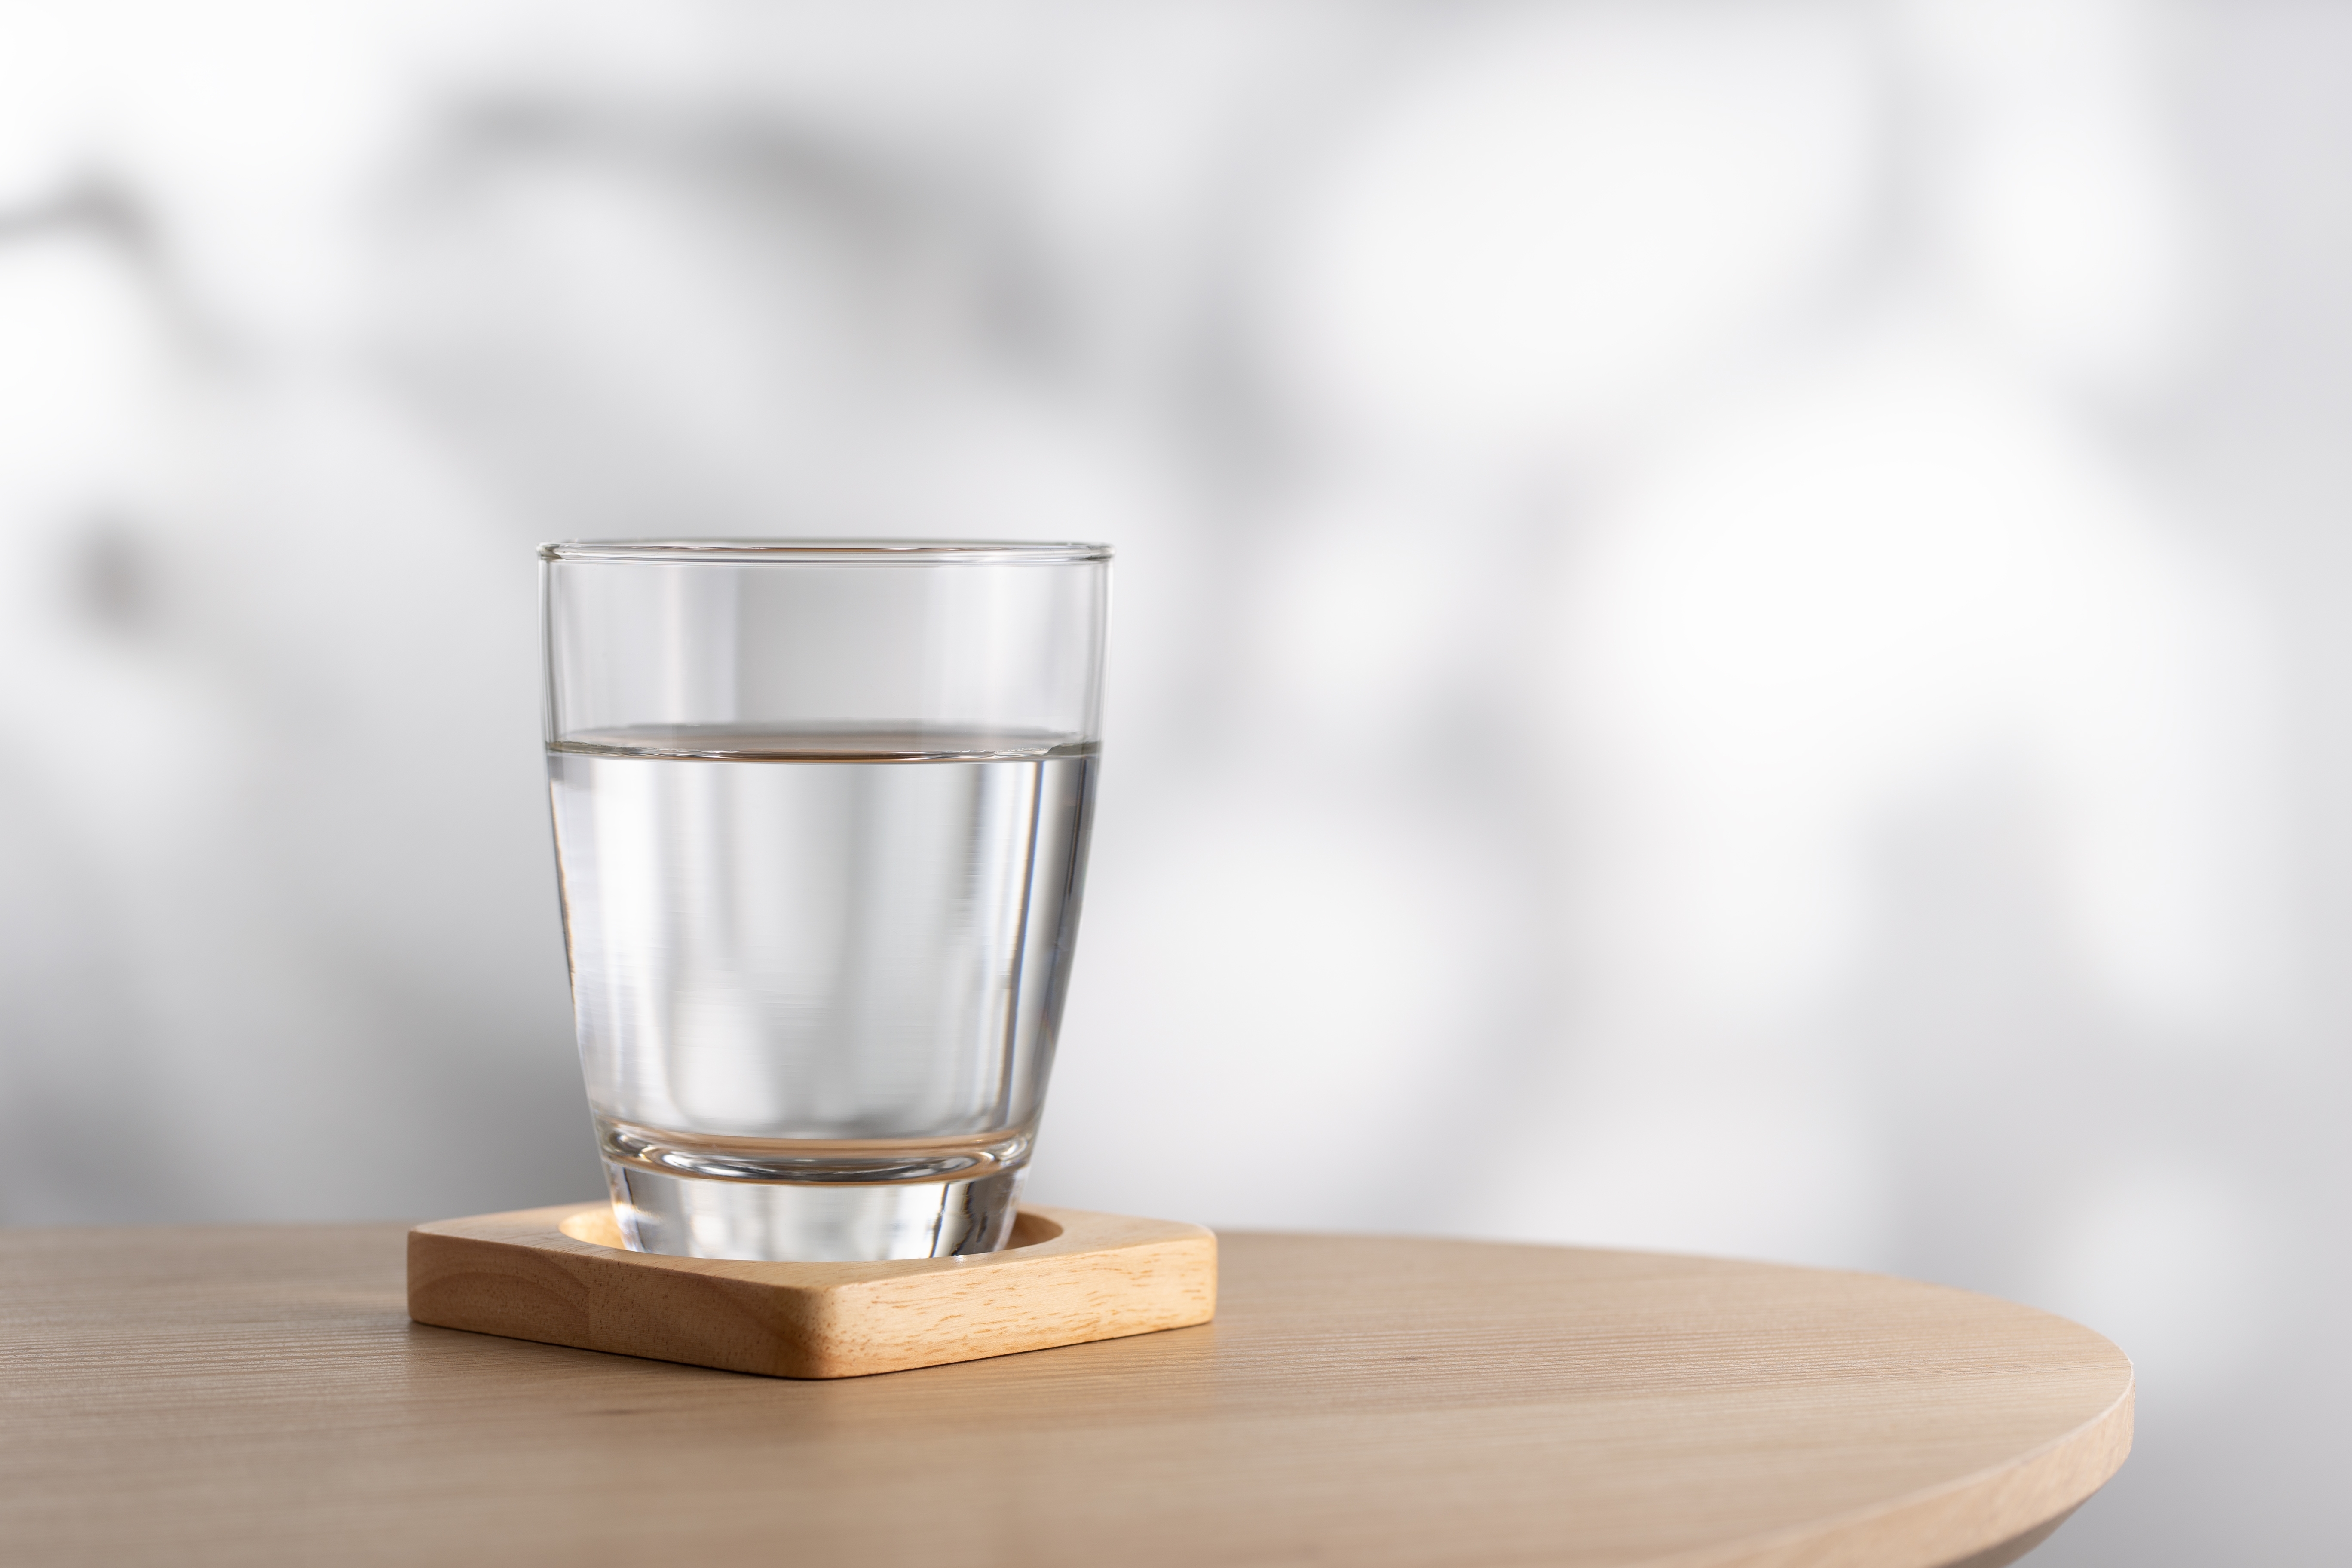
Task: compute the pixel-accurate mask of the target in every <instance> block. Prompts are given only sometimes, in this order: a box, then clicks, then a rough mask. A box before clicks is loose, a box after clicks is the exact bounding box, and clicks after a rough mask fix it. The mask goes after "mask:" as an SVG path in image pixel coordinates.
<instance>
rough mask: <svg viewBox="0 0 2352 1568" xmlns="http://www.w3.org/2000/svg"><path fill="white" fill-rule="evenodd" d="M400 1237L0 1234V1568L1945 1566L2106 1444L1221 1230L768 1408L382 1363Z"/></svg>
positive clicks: (597, 1369) (2021, 1337)
mask: <svg viewBox="0 0 2352 1568" xmlns="http://www.w3.org/2000/svg"><path fill="white" fill-rule="evenodd" d="M403 1237H404V1231H403V1227H401V1226H395V1225H373V1226H318V1227H290V1226H289V1227H277V1226H271V1227H251V1228H236V1229H148V1230H138V1229H121V1230H49V1231H41V1230H19V1231H9V1232H0V1478H5V1479H0V1559H5V1561H6V1562H7V1563H12V1564H46V1563H99V1564H111V1563H426V1562H432V1563H501V1564H509V1563H566V1564H583V1563H591V1564H593V1563H624V1562H643V1563H710V1564H722V1563H723V1564H733V1563H811V1564H814V1563H856V1564H859V1565H861V1568H864V1565H867V1564H895V1563H924V1564H927V1565H941V1564H945V1565H954V1568H962V1565H966V1564H970V1565H983V1564H995V1563H1003V1564H1008V1565H1009V1564H1020V1565H1022V1568H1050V1565H1055V1564H1073V1565H1076V1564H1085V1565H1087V1568H1097V1565H1102V1568H1109V1565H1113V1564H1129V1563H1140V1564H1157V1563H1202V1564H1224V1563H1243V1564H1255V1563H1286V1564H1287V1563H1333V1564H1359V1563H1360V1564H1368V1565H1374V1568H1385V1565H1396V1568H1403V1565H1407V1564H1423V1563H1430V1564H1434V1563H1464V1564H1467V1563H1514V1564H1517V1563H1528V1564H1534V1563H1559V1564H1576V1565H1580V1568H1582V1565H1599V1564H1604V1563H1605V1564H1630V1563H1645V1564H1655V1563H1675V1564H1678V1565H1686V1568H1696V1565H1698V1564H1708V1565H1714V1568H1728V1565H1730V1564H1788V1565H1795V1564H1811V1565H1829V1564H1838V1565H1845V1564H1851V1565H1853V1568H1865V1565H1867V1568H1931V1565H1936V1564H1949V1563H1962V1562H1966V1563H1970V1564H1971V1565H1972V1568H1977V1565H1982V1564H1990V1563H2000V1562H2005V1561H2008V1560H2009V1558H2008V1555H2005V1553H2014V1552H2021V1551H2022V1550H2025V1549H2026V1548H2027V1547H2029V1546H2030V1545H2031V1544H2032V1542H2034V1541H2036V1540H2038V1539H2039V1538H2040V1534H2041V1533H2042V1531H2043V1530H2044V1528H2045V1527H2047V1526H2050V1525H2052V1524H2053V1522H2054V1521H2057V1520H2060V1519H2063V1516H2064V1515H2065V1513H2066V1512H2067V1511H2068V1510H2071V1509H2072V1508H2073V1507H2074V1505H2075V1504H2077V1503H2079V1502H2080V1501H2081V1500H2083V1499H2084V1498H2085V1497H2087V1496H2088V1495H2090V1493H2091V1492H2092V1491H2094V1490H2095V1489H2097V1487H2098V1486H2099V1485H2100V1484H2101V1483H2102V1482H2103V1481H2105V1479H2107V1477H2108V1476H2109V1475H2111V1474H2112V1473H2114V1471H2115V1469H2116V1467H2117V1466H2119V1465H2120V1464H2121V1463H2122V1462H2123V1457H2124V1454H2125V1452H2126V1449H2127V1447H2129V1443H2130V1431H2131V1369H2130V1366H2129V1364H2128V1363H2126V1361H2125V1359H2124V1357H2123V1355H2122V1354H2121V1352H2118V1351H2116V1348H2115V1347H2114V1346H2113V1345H2110V1344H2109V1343H2107V1342H2105V1340H2103V1339H2101V1338H2099V1337H2098V1336H2097V1335H2095V1334H2094V1333H2091V1332H2090V1331H2087V1330H2084V1329H2082V1328H2079V1327H2077V1326H2075V1325H2074V1324H2072V1323H2068V1322H2065V1321H2062V1320H2059V1319H2056V1318H2052V1317H2049V1316H2046V1315H2044V1314H2042V1313H2038V1312H2034V1311H2031V1310H2027V1309H2025V1308H2022V1307H2015V1306H2011V1305H2007V1304H2005V1303H2002V1302H1999V1301H1994V1300H1988V1299H1986V1298H1983V1297H1979V1296H1970V1295H1967V1294H1965V1293H1962V1292H1959V1291H1956V1290H1948V1289H1938V1288H1936V1287H1931V1286H1925V1285H1916V1284H1909V1283H1906V1282H1903V1281H1900V1280H1893V1279H1879V1278H1875V1277H1872V1276H1864V1275H1852V1274H1835V1273H1824V1272H1818V1271H1814V1270H1808V1269H1797V1268H1775V1267H1770V1266H1767V1265H1759V1264H1743V1263H1726V1262H1717V1261H1709V1260H1703V1259H1695V1258H1664V1257H1654V1256H1650V1255H1645V1254H1640V1253H1623V1252H1596V1251H1581V1250H1573V1249H1568V1248H1558V1247H1503V1246H1493V1245H1486V1244H1479V1243H1471V1242H1442V1241H1398V1240H1378V1239H1367V1238H1344V1237H1297V1236H1249V1235H1228V1236H1226V1237H1223V1296H1222V1300H1221V1304H1220V1310H1219V1314H1218V1317H1217V1321H1215V1322H1213V1323H1209V1324H1205V1325H1203V1326H1202V1327H1199V1328H1192V1329H1179V1330H1174V1331H1169V1332H1165V1333H1159V1334H1150V1335H1145V1336H1141V1337H1139V1338H1135V1339H1129V1340H1117V1341H1106V1342H1100V1343H1096V1344H1086V1345H1073V1346H1069V1347H1066V1348H1064V1349H1060V1350H1048V1351H1037V1352H1030V1353H1028V1354H1025V1355H1017V1356H1007V1357H1003V1358H1000V1359H997V1360H994V1361H987V1362H972V1363H964V1364H961V1365H955V1366H942V1367H932V1368H927V1369H924V1370H921V1371H916V1372H903V1373H890V1374H887V1375H884V1376H878V1377H871V1378H857V1379H849V1380H845V1381H842V1382H837V1383H791V1382H781V1381H772V1380H769V1379H764V1378H756V1377H748V1376H740V1375H737V1374H734V1373H721V1372H709V1371H703V1370H700V1369H698V1368H693V1367H685V1366H675V1365H670V1364H667V1363H659V1362H647V1361H635V1360H630V1359H627V1358H625V1357H620V1356H608V1355H601V1354H598V1353H596V1352H590V1351H574V1350H565V1349H560V1348H556V1347H552V1346H548V1345H539V1344H529V1343H524V1342H519V1341H510V1340H499V1339H492V1338H488V1337H486V1336H482V1335H477V1334H467V1333H461V1332H457V1331H453V1330H447V1329H434V1328H425V1327H422V1326H419V1325H416V1324H414V1323H411V1322H410V1321H408V1319H407V1317H406V1315H405V1314H404V1311H403V1310H402V1300H403V1296H402V1255H403Z"/></svg>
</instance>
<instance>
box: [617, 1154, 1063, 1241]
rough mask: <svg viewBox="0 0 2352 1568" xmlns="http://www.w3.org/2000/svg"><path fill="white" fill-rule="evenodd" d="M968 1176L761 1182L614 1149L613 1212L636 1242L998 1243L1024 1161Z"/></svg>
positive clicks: (1007, 1229)
mask: <svg viewBox="0 0 2352 1568" xmlns="http://www.w3.org/2000/svg"><path fill="white" fill-rule="evenodd" d="M983 1169H984V1170H985V1171H986V1174H983V1175H981V1176H978V1177H977V1178H975V1179H971V1180H966V1181H944V1182H921V1181H915V1182H908V1181H898V1182H883V1183H875V1184H856V1185H853V1184H847V1183H843V1182H838V1181H835V1182H823V1183H817V1182H756V1181H743V1180H740V1179H730V1178H728V1177H724V1176H687V1175H674V1174H672V1173H669V1172H667V1171H661V1170H655V1169H650V1168H648V1167H647V1166H646V1165H644V1164H640V1163H635V1162H633V1161H624V1160H613V1159H607V1160H606V1161H605V1162H604V1178H605V1180H606V1181H607V1182H608V1183H610V1184H611V1185H612V1189H613V1214H614V1218H615V1219H617V1220H618V1221H619V1222H620V1226H621V1237H622V1239H623V1240H625V1241H626V1242H627V1243H628V1245H629V1248H630V1250H632V1251H635V1252H662V1253H667V1254H669V1255H670V1256H672V1257H676V1258H749V1259H767V1260H773V1261H791V1262H798V1263H866V1262H875V1261H878V1260H881V1259H883V1258H953V1257H957V1256H960V1255H961V1254H964V1253H971V1252H995V1251H998V1250H1000V1249H1001V1248H1002V1247H1003V1246H1004V1243H1005V1239H1006V1238H1007V1237H1009V1236H1011V1234H1012V1232H1013V1214H1014V1211H1015V1210H1016V1208H1017V1207H1018V1206H1019V1199H1020V1195H1021V1178H1022V1177H1023V1175H1024V1174H1025V1171H1024V1169H1023V1168H1022V1167H1020V1166H1007V1165H1004V1164H1001V1163H989V1164H987V1165H985V1166H984V1167H983Z"/></svg>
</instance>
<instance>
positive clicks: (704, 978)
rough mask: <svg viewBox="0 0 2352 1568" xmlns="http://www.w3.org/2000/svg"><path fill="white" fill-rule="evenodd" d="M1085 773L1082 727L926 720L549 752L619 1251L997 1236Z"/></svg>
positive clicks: (1072, 927)
mask: <svg viewBox="0 0 2352 1568" xmlns="http://www.w3.org/2000/svg"><path fill="white" fill-rule="evenodd" d="M1096 765H1097V764H1096V758H1095V754H1094V748H1093V746H1092V745H1091V744H1067V743H1063V744H1056V743H1055V742H1054V740H1053V738H1051V737H1018V736H1009V737H1008V736H992V735H957V734H944V735H943V734H940V733H938V732H927V733H911V734H910V733H890V732H886V731H854V732H840V731H834V732H822V731H809V732H777V731H749V730H745V729H741V728H738V727H719V726H712V727H705V728H665V729H661V730H652V729H646V730H630V731H610V732H606V733H603V734H595V735H588V736H580V737H573V738H572V739H569V740H567V741H565V742H562V743H560V744H557V745H554V746H551V747H550V749H549V754H548V776H549V784H550V793H551V797H552V801H553V805H554V814H555V835H556V851H557V859H558V864H559V868H560V871H561V878H562V893H563V910H564V931H565V938H566V942H567V943H568V945H569V949H570V953H571V961H572V1001H573V1009H574V1014H575V1017H576V1020H577V1023H578V1027H579V1038H580V1056H581V1062H582V1065H583V1068H584V1070H585V1073H586V1078H587V1086H588V1099H589V1101H590V1104H591V1106H592V1108H593V1110H594V1112H595V1115H596V1121H597V1128H598V1133H599V1137H600V1140H601V1142H602V1152H603V1153H604V1160H605V1165H606V1170H607V1172H608V1173H609V1174H610V1175H611V1177H612V1180H613V1186H614V1202H615V1205H616V1208H617V1210H618V1212H619V1215H620V1218H621V1222H622V1229H623V1232H624V1234H625V1236H627V1237H628V1238H629V1240H630V1242H631V1245H633V1246H638V1247H642V1248H643V1249H645V1250H648V1251H661V1252H673V1253H686V1254H688V1255H692V1256H700V1257H795V1258H868V1257H925V1256H934V1255H940V1256H944V1255H948V1254H951V1253H957V1252H975V1251H988V1250H993V1249H994V1248H995V1247H1000V1246H1002V1245H1003V1237H1004V1236H1005V1234H1006V1232H1007V1231H1008V1229H1009V1227H1010V1226H1011V1224H1012V1219H1013V1198H1014V1195H1015V1194H1016V1193H1017V1191H1018V1187H1019V1184H1020V1177H1021V1173H1022V1170H1023V1167H1024V1165H1025V1164H1026V1163H1027V1160H1028V1154H1029V1147H1030V1142H1031V1139H1032V1137H1033V1135H1034V1130H1035V1126H1036V1121H1037V1115H1038V1111H1039V1109H1040V1106H1041V1103H1042V1101H1043V1099H1044V1096H1045V1082H1046V1077H1047V1073H1048V1071H1049V1069H1050V1068H1051V1066H1052V1061H1053V1051H1054V1038H1055V1029H1056V1027H1057V1026H1058V1024H1059V1021H1060V1016H1061V1010H1062V999H1063V995H1064V992H1065V989H1066V985H1067V984H1068V977H1069V961H1070V951H1071V945H1072V942H1073V939H1074V937H1075V935H1076V925H1077V915H1078V903H1079V894H1080V889H1081V887H1082V883H1083V879H1084V872H1085V863H1086V846H1087V826H1088V820H1089V817H1090V815H1091V810H1090V808H1091V802H1092V795H1093V787H1094V778H1095V771H1096Z"/></svg>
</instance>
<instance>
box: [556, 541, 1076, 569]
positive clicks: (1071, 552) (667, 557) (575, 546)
mask: <svg viewBox="0 0 2352 1568" xmlns="http://www.w3.org/2000/svg"><path fill="white" fill-rule="evenodd" d="M1110 555H1111V547H1110V546H1109V545H1108V544H1083V543H1077V542H1037V541H1032V540H1022V539H569V540H562V541H558V542H555V543H552V544H542V545H541V546H540V547H539V558H540V559H541V561H601V562H621V561H637V562H659V563H672V564H682V563H693V562H704V563H719V564H723V565H736V564H747V563H779V564H785V565H790V564H794V563H798V564H822V565H828V566H839V565H851V566H857V565H865V566H880V565H898V566H912V565H924V566H929V565H954V566H971V565H1013V564H1020V565H1040V564H1050V565H1059V564H1063V563H1080V562H1089V561H1108V560H1109V559H1110Z"/></svg>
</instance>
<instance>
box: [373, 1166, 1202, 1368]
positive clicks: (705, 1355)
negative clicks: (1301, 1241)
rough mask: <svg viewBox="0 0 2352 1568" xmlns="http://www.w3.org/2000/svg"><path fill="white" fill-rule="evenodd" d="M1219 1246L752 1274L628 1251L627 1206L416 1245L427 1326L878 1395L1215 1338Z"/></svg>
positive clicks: (432, 1228) (1111, 1235)
mask: <svg viewBox="0 0 2352 1568" xmlns="http://www.w3.org/2000/svg"><path fill="white" fill-rule="evenodd" d="M1216 1310H1217V1238H1216V1237H1215V1236H1213V1234H1211V1233H1210V1232H1209V1231H1208V1230H1207V1229H1205V1228H1204V1227H1202V1226H1197V1225H1185V1224H1182V1223H1181V1222H1179V1221H1175V1220H1162V1219H1131V1218H1129V1217H1128V1216H1126V1215H1109V1214H1091V1213H1088V1212H1087V1211H1086V1210H1084V1209H1059V1208H1026V1207H1024V1208H1023V1209H1022V1211H1021V1213H1020V1215H1019V1217H1018V1218H1017V1219H1016V1220H1015V1221H1014V1222H1013V1245H1012V1246H1010V1247H1006V1248H1005V1249H1004V1250H1003V1252H992V1253H982V1254H979V1255H977V1256H974V1257H970V1258H908V1259H905V1260H901V1261H897V1262H890V1263H740V1262H734V1261H730V1260H726V1259H721V1258H666V1257H661V1256H658V1255H656V1254H654V1253H648V1252H630V1251H626V1250H625V1249H624V1248H623V1247H622V1246H621V1233H620V1228H619V1226H616V1225H615V1224H614V1219H613V1209H612V1205H610V1204H604V1203H598V1204H593V1205H590V1204H559V1205H556V1206H554V1207H552V1208H543V1209H517V1210H515V1211H513V1212H511V1213H509V1214H492V1215H477V1216H476V1217H474V1218H471V1219H445V1220H436V1221H435V1222H433V1223H432V1224H429V1225H420V1226H416V1227H415V1229H414V1230H411V1231H410V1232H409V1233H408V1315H409V1316H410V1317H412V1318H414V1319H415V1320H416V1321H418V1322H420V1323H432V1324H435V1325H436V1326H438V1327H441V1328H445V1329H469V1330H471V1331H474V1332H476V1333H484V1334H502V1335H504V1336H506V1337H507V1338H509V1339H517V1340H538V1341H541V1342H543V1343H547V1344H555V1345H573V1346H577V1347H578V1348H580V1349H582V1350H592V1351H610V1352H614V1353H615V1354H618V1355H634V1356H646V1357H648V1358H650V1359H652V1360H655V1361H677V1362H686V1363H689V1364H691V1365H694V1366H712V1367H719V1368H722V1369H724V1370H726V1371H728V1372H751V1373H761V1374H763V1375H765V1376H768V1377H862V1376H864V1375H865V1374H866V1373H876V1372H899V1371H903V1370H905V1369H906V1368H908V1367H917V1366H938V1365H940V1364H941V1363H946V1362H955V1361H978V1360H980V1359H981V1358H982V1357H983V1356H996V1355H1010V1354H1012V1353H1013V1352H1016V1351H1034V1350H1045V1349H1046V1348H1048V1347H1050V1346H1054V1345H1075V1344H1082V1343H1084V1342H1087V1341H1088V1340H1112V1339H1118V1338H1120V1337H1122V1336H1124V1335H1128V1334H1148V1333H1150V1332H1153V1331H1156V1330H1160V1329H1181V1328H1183V1327H1186V1326H1187V1325H1189V1324H1192V1323H1205V1322H1207V1321H1209V1320H1210V1319H1211V1318H1212V1317H1213V1316H1214V1315H1215V1314H1216Z"/></svg>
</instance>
